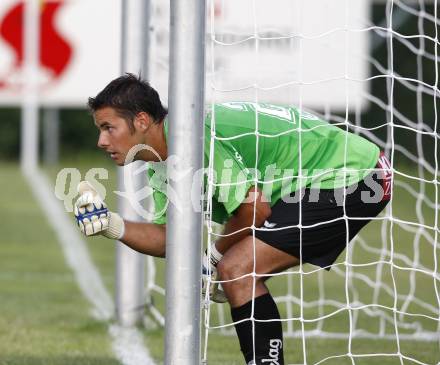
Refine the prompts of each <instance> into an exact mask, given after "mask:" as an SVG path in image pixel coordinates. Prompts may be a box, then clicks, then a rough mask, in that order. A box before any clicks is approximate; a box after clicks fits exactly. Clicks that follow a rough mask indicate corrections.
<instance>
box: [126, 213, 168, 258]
mask: <svg viewBox="0 0 440 365" xmlns="http://www.w3.org/2000/svg"><path fill="white" fill-rule="evenodd" d="M165 232H166V226H165V225H160V224H153V223H138V222H128V221H125V231H124V236H123V237H122V238H121V242H123V243H125V244H126V245H127V246H129V247H131V248H132V249H133V250H135V251H138V252H140V253H144V254H146V255H150V256H156V257H165V242H166V234H165Z"/></svg>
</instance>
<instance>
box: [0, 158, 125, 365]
mask: <svg viewBox="0 0 440 365" xmlns="http://www.w3.org/2000/svg"><path fill="white" fill-rule="evenodd" d="M0 170H1V176H2V178H1V179H0V191H1V195H0V207H1V209H0V221H1V222H2V224H1V226H2V237H1V244H0V364H1V365H39V364H41V365H51V364H54V365H55V364H57V365H58V364H72V365H73V364H75V365H104V364H105V365H112V364H118V363H119V362H118V361H116V360H115V358H114V356H113V354H112V351H111V343H110V337H109V336H108V329H107V324H106V323H102V322H98V321H96V320H94V319H93V318H92V317H91V315H90V309H91V308H90V305H89V304H88V303H87V302H86V300H85V299H84V298H83V296H82V294H81V293H80V291H79V289H78V287H77V285H76V282H75V279H74V277H73V275H72V273H71V271H70V270H69V269H68V268H67V266H66V264H65V261H64V258H63V255H62V252H61V249H60V247H59V246H58V244H57V242H56V239H55V236H54V234H53V232H52V231H51V229H50V226H49V224H48V222H47V221H46V220H45V218H44V215H43V213H42V212H41V209H40V207H39V206H38V205H37V203H36V201H35V200H34V198H33V196H32V194H31V191H30V189H29V188H28V186H27V184H26V182H25V181H24V179H23V178H22V176H21V174H20V171H19V168H18V166H17V165H13V164H6V163H1V164H0Z"/></svg>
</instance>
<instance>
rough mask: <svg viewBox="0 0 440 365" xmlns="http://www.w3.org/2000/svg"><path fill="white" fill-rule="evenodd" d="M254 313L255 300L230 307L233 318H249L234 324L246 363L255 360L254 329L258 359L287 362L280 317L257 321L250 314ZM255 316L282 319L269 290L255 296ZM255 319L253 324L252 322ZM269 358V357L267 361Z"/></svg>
mask: <svg viewBox="0 0 440 365" xmlns="http://www.w3.org/2000/svg"><path fill="white" fill-rule="evenodd" d="M251 313H252V301H250V302H247V303H246V304H244V305H242V306H241V307H238V308H231V315H232V319H233V321H234V322H237V321H241V320H244V319H248V320H246V321H243V322H240V323H237V324H235V330H236V331H237V336H238V340H239V341H240V348H241V351H242V352H243V355H244V358H245V359H246V364H249V363H250V362H251V361H252V360H254V345H253V335H254V333H255V363H256V364H257V365H260V364H269V365H284V357H283V328H282V325H281V322H280V321H273V322H257V321H252V320H250V319H249V318H250V317H251ZM254 318H255V319H257V320H258V319H280V313H279V312H278V308H277V306H276V304H275V302H274V300H273V298H272V296H271V295H270V294H264V295H262V296H261V297H258V298H255V304H254ZM252 322H253V323H254V328H255V329H253V326H252ZM264 360H266V361H264Z"/></svg>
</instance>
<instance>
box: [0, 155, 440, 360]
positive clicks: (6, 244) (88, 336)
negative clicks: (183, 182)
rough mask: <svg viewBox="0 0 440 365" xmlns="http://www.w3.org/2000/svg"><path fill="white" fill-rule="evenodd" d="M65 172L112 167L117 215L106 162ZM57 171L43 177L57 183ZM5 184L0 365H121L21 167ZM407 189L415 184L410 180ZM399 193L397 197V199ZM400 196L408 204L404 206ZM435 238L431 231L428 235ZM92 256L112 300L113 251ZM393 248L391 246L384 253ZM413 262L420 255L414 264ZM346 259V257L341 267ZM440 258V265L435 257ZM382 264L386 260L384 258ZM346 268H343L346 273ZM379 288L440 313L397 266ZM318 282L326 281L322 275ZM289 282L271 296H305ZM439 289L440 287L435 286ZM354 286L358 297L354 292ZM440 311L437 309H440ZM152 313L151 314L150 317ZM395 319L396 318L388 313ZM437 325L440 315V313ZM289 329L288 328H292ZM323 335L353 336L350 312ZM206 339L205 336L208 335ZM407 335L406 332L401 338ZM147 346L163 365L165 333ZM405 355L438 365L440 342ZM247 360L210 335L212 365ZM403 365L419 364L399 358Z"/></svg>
mask: <svg viewBox="0 0 440 365" xmlns="http://www.w3.org/2000/svg"><path fill="white" fill-rule="evenodd" d="M62 167H77V168H79V169H80V171H81V174H82V176H84V174H85V172H86V171H87V170H88V169H89V168H90V167H105V168H108V169H109V179H108V181H103V184H104V185H106V187H107V189H108V190H107V191H108V197H107V199H106V200H107V202H108V204H109V206H110V208H111V209H115V208H116V201H115V194H113V193H112V191H114V190H115V181H116V179H115V170H114V168H113V167H112V166H111V165H110V164H109V163H108V162H107V161H103V160H87V159H83V158H81V157H78V158H77V159H76V160H71V161H64V162H63V163H62ZM59 169H60V168H51V169H47V170H46V172H47V174H48V175H49V176H50V179H51V181H53V182H55V177H56V174H57V172H58V170H59ZM0 171H1V176H2V179H0V187H1V190H0V191H1V195H0V207H1V208H2V209H1V210H0V221H1V222H2V224H1V227H2V228H3V235H2V239H1V245H0V364H1V365H5V364H8V365H18V364H32V365H33V364H80V365H83V364H84V365H85V364H93V365H98V364H110V365H111V364H117V363H118V361H117V360H116V359H115V357H114V355H113V353H112V351H111V339H110V336H109V334H108V324H107V323H103V322H99V321H97V320H95V319H93V317H92V315H91V313H90V309H91V308H90V305H89V303H88V302H87V301H86V300H85V299H84V298H83V297H82V294H81V293H80V291H79V289H78V286H77V284H76V282H75V279H74V276H73V275H72V273H71V271H70V269H69V268H68V267H67V265H66V263H65V260H64V258H63V255H62V252H61V249H60V247H59V245H58V244H57V242H56V238H55V236H54V234H53V232H52V230H51V228H50V225H49V224H48V222H47V221H46V220H45V218H44V215H43V214H42V212H41V210H40V208H39V206H38V205H37V203H36V201H35V200H34V198H33V196H32V194H31V192H30V189H29V187H28V186H27V184H26V182H25V181H24V180H23V178H22V177H21V175H20V171H19V169H18V166H17V165H14V164H8V163H1V164H0ZM406 182H407V183H410V184H412V185H413V186H416V185H415V184H414V183H412V182H411V181H406ZM399 192H400V194H399ZM426 195H427V196H430V197H433V195H434V187H433V185H432V184H431V185H430V186H427V191H426ZM395 196H399V198H398V199H395V200H394V202H393V206H392V209H393V215H394V216H395V217H397V218H399V219H406V220H410V221H414V222H416V221H417V216H416V213H415V212H416V210H417V206H416V200H415V199H413V198H411V197H410V196H409V195H408V194H405V195H403V193H402V191H401V190H400V189H396V191H395ZM400 196H402V198H400ZM419 208H420V209H421V211H422V212H423V216H424V218H425V224H426V225H433V224H434V217H435V215H434V210H433V209H432V208H429V207H428V206H427V205H426V204H422V205H421V206H420V207H419ZM389 229H391V230H392V232H393V237H394V242H393V245H394V251H395V253H402V254H405V255H406V256H407V257H409V258H410V259H413V258H414V257H415V255H416V253H415V252H414V250H413V247H414V246H413V243H412V242H413V240H414V237H415V235H416V234H417V231H416V232H407V231H405V230H403V229H402V228H399V227H398V225H397V224H396V223H395V224H393V227H389ZM429 233H430V234H431V235H433V234H434V233H433V232H432V231H429ZM362 237H363V238H364V239H365V240H366V241H367V242H369V243H370V244H371V245H372V246H378V245H380V242H381V232H380V224H379V223H371V224H370V225H369V226H368V227H367V228H366V229H365V230H364V231H363V232H362ZM87 242H88V247H89V249H90V252H91V255H92V258H93V260H94V262H95V264H96V266H97V267H98V269H99V272H100V274H101V276H102V278H103V281H104V283H105V285H106V287H107V289H108V290H109V291H110V292H111V293H113V288H114V244H113V243H112V242H109V241H108V240H106V239H102V238H91V239H88V240H87ZM388 248H390V246H388ZM417 252H418V255H419V257H418V261H419V262H420V264H422V265H423V266H425V267H427V268H431V270H432V268H433V267H434V256H435V255H437V256H438V250H437V251H434V250H433V247H432V245H431V244H430V243H429V242H428V241H427V240H426V239H425V238H422V239H421V240H420V243H419V249H418V250H417ZM416 258H417V257H416ZM343 259H344V257H342V258H340V262H342V260H343ZM378 259H379V255H378V254H377V253H374V252H369V251H368V250H365V249H364V248H363V246H362V245H361V244H359V242H357V243H355V245H354V246H353V249H352V258H351V260H350V262H353V263H355V264H361V263H364V264H365V263H370V262H374V261H377V260H378ZM437 259H438V257H437ZM384 260H389V257H385V258H384ZM394 263H395V264H397V265H400V266H407V265H406V264H405V262H404V261H402V260H401V259H399V257H398V256H397V257H396V256H395V257H394ZM313 269H314V268H313V267H312V266H307V265H306V266H304V270H305V271H306V272H309V273H310V272H311V270H313ZM341 269H342V270H345V269H344V267H341ZM375 270H376V267H375V266H370V267H356V268H353V269H352V272H355V273H356V274H357V275H360V274H362V275H365V276H366V277H369V278H371V279H372V280H374V279H375V273H376V271H375ZM163 272H164V264H163V261H161V262H159V263H158V281H159V283H160V284H161V285H163V282H164V280H163ZM382 272H383V278H382V282H385V283H387V284H389V285H391V286H392V280H391V275H392V274H393V275H394V277H395V282H396V289H397V292H398V293H400V294H402V295H403V296H402V298H401V299H399V300H398V301H397V308H400V307H401V306H402V304H403V303H404V302H405V298H407V297H408V296H410V295H414V296H416V297H418V298H419V299H420V300H422V301H423V302H424V303H428V304H430V305H433V306H436V308H438V302H437V298H436V294H435V292H434V278H433V277H432V276H427V275H425V274H423V273H418V274H415V275H413V277H412V276H411V274H410V273H409V272H408V271H404V270H400V269H398V268H396V267H394V268H393V269H391V266H390V265H385V266H384V269H383V271H382ZM319 275H321V274H319ZM323 276H324V278H325V286H324V290H325V294H326V298H328V299H333V300H335V301H339V302H344V301H345V282H344V280H343V279H341V278H340V277H339V276H338V275H337V274H336V273H335V272H334V271H330V272H328V273H327V272H326V273H323ZM317 278H318V274H312V273H310V274H307V275H305V276H304V282H303V286H304V299H305V300H306V301H313V300H317V299H318V298H319V287H318V280H317ZM290 280H291V281H290V282H289V283H287V276H284V277H279V278H273V279H271V280H270V287H271V289H272V291H273V293H274V294H276V295H285V294H286V292H287V287H288V285H289V287H290V288H291V294H292V295H295V296H298V295H299V288H300V282H299V275H297V274H291V275H290ZM411 280H413V281H414V282H416V284H417V285H416V286H415V288H416V291H415V292H414V293H411V291H410V289H411V285H410V282H411ZM437 286H438V288H440V283H439V282H438V281H437ZM353 288H354V289H353ZM348 293H349V296H350V300H351V301H353V300H357V301H360V302H364V303H368V302H371V298H372V295H373V289H371V288H370V287H369V286H368V285H366V284H365V282H364V281H362V280H361V279H359V278H358V279H353V282H352V286H350V288H349V291H348ZM379 293H380V295H379V303H380V304H382V305H386V306H392V305H393V300H394V297H393V296H392V295H390V294H389V293H387V292H386V291H385V290H380V292H379ZM154 299H155V305H156V306H157V307H158V308H159V309H160V310H163V307H164V300H163V298H162V297H160V296H158V295H155V296H154ZM289 309H290V310H291V312H288V311H287V306H286V305H284V304H281V305H280V310H281V313H282V316H283V318H288V316H289V313H290V316H293V317H297V316H298V315H299V306H298V305H292V306H291V307H290V308H289ZM218 310H219V308H218V306H217V305H213V306H212V316H211V324H213V325H215V324H217V323H218V320H217V315H216V314H217V311H218ZM222 310H223V312H224V313H225V318H226V322H229V321H230V318H229V314H228V313H229V309H228V306H227V305H223V306H222ZM321 310H322V311H323V312H321V315H322V313H325V314H331V313H332V312H333V311H334V310H335V307H334V306H330V305H326V306H323V307H322V308H321ZM437 310H438V309H437ZM406 311H408V312H413V313H423V314H426V315H430V316H433V317H436V316H435V315H434V314H433V313H431V312H430V310H429V309H427V308H425V307H424V306H421V305H418V304H416V303H414V302H412V303H411V305H409V306H408V308H406ZM356 312H357V313H358V316H357V321H356V327H355V328H356V329H364V330H368V331H378V328H379V325H380V321H379V319H378V318H377V317H368V316H367V315H366V314H365V311H364V310H357V311H356ZM147 314H148V312H147ZM390 314H391V315H392V313H390ZM318 315H319V312H318V309H317V307H316V306H315V307H314V308H309V309H307V308H306V309H305V311H304V318H305V319H313V318H316V317H317V316H318ZM437 317H438V313H437ZM405 319H406V320H407V322H411V321H415V320H417V321H419V322H421V323H422V324H423V326H424V328H426V329H428V330H430V331H438V329H439V327H438V321H432V320H429V319H423V318H422V319H419V318H416V319H414V318H405ZM291 325H292V326H293V330H298V329H299V328H300V323H299V322H298V321H293V322H291ZM305 327H306V329H312V328H315V327H316V324H315V323H311V324H306V325H305ZM286 329H287V328H286ZM323 330H328V331H337V332H345V333H347V332H348V330H349V315H348V311H346V310H345V311H343V312H341V313H339V314H337V315H333V316H331V317H330V318H328V319H326V320H325V321H324V322H323ZM384 330H385V331H386V333H393V331H394V327H393V326H392V325H389V324H386V325H385V326H384ZM202 332H204V330H202ZM405 332H411V331H410V330H404V329H400V332H399V333H401V334H402V333H405ZM143 334H144V336H145V343H146V345H147V346H148V348H149V350H150V352H151V354H152V356H153V357H154V358H155V360H156V361H157V363H161V362H162V357H163V338H164V332H163V329H161V328H157V329H154V330H146V329H144V330H143ZM305 349H306V356H307V363H308V364H314V363H317V362H319V361H321V360H323V359H324V358H326V357H328V356H336V355H344V354H347V352H348V351H349V342H348V340H347V339H342V340H334V339H332V340H329V339H316V338H308V339H306V342H305ZM400 351H401V353H402V354H403V355H405V356H408V357H412V358H415V359H417V360H418V361H420V362H422V363H426V364H437V363H439V362H440V349H439V343H438V342H422V341H413V340H412V341H403V340H401V341H400ZM351 352H352V353H353V354H354V355H356V354H374V353H389V354H396V352H397V342H396V341H395V340H381V339H369V340H366V339H354V340H353V341H352V343H351ZM285 357H286V363H289V364H292V363H303V362H304V359H303V343H302V341H301V339H291V338H288V339H286V343H285ZM242 363H243V360H242V357H241V354H240V352H239V347H238V341H237V340H236V338H235V336H224V335H220V334H219V333H218V330H211V331H210V333H209V342H208V364H210V365H213V364H218V365H220V364H221V365H233V364H242ZM324 363H325V364H338V365H339V364H352V362H351V360H350V358H348V357H342V358H336V359H331V360H328V361H325V362H324ZM403 363H404V364H413V363H414V362H412V361H408V360H403ZM355 364H361V365H363V364H365V365H367V364H378V365H379V364H401V362H400V360H399V358H398V357H391V356H380V357H371V356H370V357H365V358H355Z"/></svg>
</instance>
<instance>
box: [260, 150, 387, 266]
mask: <svg viewBox="0 0 440 365" xmlns="http://www.w3.org/2000/svg"><path fill="white" fill-rule="evenodd" d="M376 168H377V170H375V171H373V172H372V173H370V174H369V175H368V176H367V177H366V178H365V179H364V180H362V181H360V182H359V183H357V184H355V185H354V186H351V187H350V188H346V189H344V188H340V189H334V190H328V189H320V190H316V189H309V188H306V189H303V190H302V191H301V194H300V192H295V193H292V194H291V195H289V196H288V197H284V198H282V199H280V200H279V201H278V202H276V203H275V204H274V206H273V207H272V214H271V216H270V217H269V218H267V220H266V222H265V223H264V225H263V226H261V227H260V228H258V229H257V230H256V231H255V237H256V238H258V239H260V240H262V241H263V242H265V243H266V244H268V245H270V246H272V247H275V248H277V249H279V250H281V251H284V252H286V253H288V254H290V255H293V256H295V257H297V258H300V259H301V260H302V262H303V263H311V264H313V265H317V266H321V267H325V268H326V269H327V270H329V269H330V266H331V265H332V264H333V263H334V262H335V261H336V259H337V258H338V256H339V255H340V254H341V252H342V251H343V250H344V249H345V247H346V246H347V242H350V241H351V240H352V239H353V238H354V236H356V234H357V233H358V232H359V231H360V230H361V229H362V228H363V227H364V226H365V225H366V224H367V223H369V222H370V221H371V219H372V218H374V217H376V216H377V215H378V214H379V213H380V212H381V211H382V210H383V209H384V208H385V206H386V205H387V204H388V202H389V199H390V191H391V170H390V165H389V161H388V160H387V159H386V157H384V156H383V154H381V157H380V159H379V162H378V165H377V166H376ZM379 186H380V188H379ZM344 192H345V199H344ZM300 196H302V197H300ZM299 200H301V226H302V229H301V230H302V232H300V228H299V226H298V225H299V221H300V215H299V212H300V203H299ZM344 200H345V204H344ZM286 201H287V202H286ZM344 205H345V209H346V216H347V219H344ZM350 218H358V219H350ZM359 218H360V219H359ZM346 221H347V222H348V224H346ZM347 227H348V239H347Z"/></svg>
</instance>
